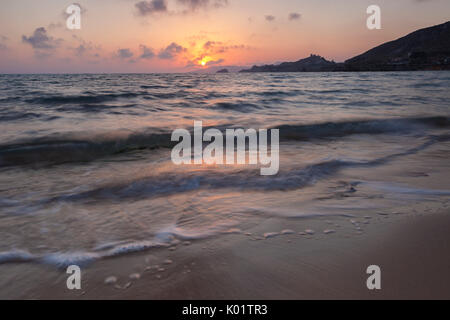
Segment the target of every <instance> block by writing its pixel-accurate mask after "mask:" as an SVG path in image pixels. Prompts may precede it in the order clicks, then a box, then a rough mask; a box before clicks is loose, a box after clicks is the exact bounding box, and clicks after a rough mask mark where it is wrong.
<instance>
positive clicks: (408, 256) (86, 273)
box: [0, 202, 450, 299]
mask: <svg viewBox="0 0 450 320" xmlns="http://www.w3.org/2000/svg"><path fill="white" fill-rule="evenodd" d="M369 217H370V218H369ZM266 230H272V231H273V232H274V233H272V234H266V237H264V233H267V232H264V233H263V231H266ZM283 230H284V232H282V231H283ZM305 230H306V231H305ZM449 230H450V209H449V207H448V202H447V203H444V204H442V206H441V207H439V208H436V207H431V206H427V205H422V206H420V207H417V208H416V209H415V212H401V211H399V212H391V213H379V214H375V215H373V214H371V215H368V216H360V217H357V218H350V217H322V218H320V219H314V220H310V219H292V220H287V221H286V220H277V219H268V220H267V221H266V222H265V223H263V224H261V225H258V226H257V227H255V228H254V229H253V230H250V231H248V233H241V232H239V230H232V231H234V233H230V234H229V235H224V236H221V237H219V238H215V239H205V240H199V241H195V242H192V243H190V242H186V243H183V242H181V243H180V244H178V245H177V246H172V247H170V248H160V249H156V250H150V251H147V252H141V253H137V254H132V255H125V256H122V257H118V258H112V259H105V260H102V261H99V262H97V263H95V264H93V265H91V266H88V267H85V268H83V269H82V289H81V290H75V291H70V290H68V289H67V288H66V279H67V276H68V275H67V274H66V273H65V270H62V269H61V270H55V268H52V267H50V266H44V265H38V264H24V263H22V264H20V263H18V264H6V265H1V266H0V286H1V288H2V289H1V290H0V298H2V299H17V298H19V299H450V287H449V286H450V272H449V270H450V254H449V252H450V233H449ZM246 232H247V231H246ZM292 232H293V233H292ZM250 233H251V234H250ZM308 233H313V234H308ZM373 264H375V265H379V266H380V267H381V272H382V274H381V285H382V289H381V290H379V291H369V290H368V289H367V287H366V280H367V277H368V275H367V274H366V269H367V267H368V266H369V265H373ZM130 276H131V277H130ZM108 277H115V278H110V279H109V282H111V283H110V284H106V283H105V279H106V278H108ZM115 280H116V281H115Z"/></svg>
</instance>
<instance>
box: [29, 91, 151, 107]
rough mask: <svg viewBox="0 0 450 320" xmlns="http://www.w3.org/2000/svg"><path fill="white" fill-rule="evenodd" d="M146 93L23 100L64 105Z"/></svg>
mask: <svg viewBox="0 0 450 320" xmlns="http://www.w3.org/2000/svg"><path fill="white" fill-rule="evenodd" d="M143 94H146V92H142V93H135V92H126V93H108V94H95V95H68V96H62V95H61V96H45V97H37V98H32V99H27V100H25V102H27V103H30V104H42V105H64V104H90V103H102V102H109V101H115V100H117V99H120V98H124V99H126V98H135V97H138V96H140V95H143Z"/></svg>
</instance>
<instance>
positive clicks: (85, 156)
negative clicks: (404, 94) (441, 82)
mask: <svg viewBox="0 0 450 320" xmlns="http://www.w3.org/2000/svg"><path fill="white" fill-rule="evenodd" d="M224 127H226V126H222V128H220V129H221V130H222V131H223V130H224V129H223V128H224ZM448 127H450V118H448V117H425V118H399V119H377V120H355V121H344V122H327V123H317V124H301V125H291V124H288V125H280V126H275V127H273V128H272V129H275V128H277V129H279V130H280V141H290V140H297V141H302V140H305V141H307V140H314V139H327V138H338V137H344V136H348V135H352V134H386V133H407V132H414V133H415V134H418V133H419V132H420V130H426V129H428V128H448ZM207 129H208V128H206V127H205V128H204V130H207ZM191 132H192V130H191ZM77 136H79V134H76V133H75V134H73V135H72V136H71V135H65V136H60V137H54V136H52V137H41V138H37V139H33V140H28V141H21V142H17V143H12V144H4V145H0V167H5V166H21V165H40V164H42V165H48V164H61V163H69V162H84V161H93V160H96V159H98V158H102V157H105V156H111V155H115V154H123V153H126V152H130V151H135V150H142V149H158V148H171V147H173V146H174V145H175V144H176V143H177V142H172V141H171V133H170V132H165V131H164V129H158V128H153V129H151V130H147V131H142V132H137V133H133V134H129V135H119V137H117V134H116V133H114V132H112V133H110V134H103V135H101V136H95V135H93V136H92V138H91V139H82V138H78V137H77Z"/></svg>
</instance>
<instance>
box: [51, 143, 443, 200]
mask: <svg viewBox="0 0 450 320" xmlns="http://www.w3.org/2000/svg"><path fill="white" fill-rule="evenodd" d="M449 140H450V136H449V135H445V136H439V137H431V138H430V139H429V140H428V141H426V142H424V143H422V144H421V145H419V146H416V147H414V148H410V149H407V150H405V151H402V152H398V153H394V154H390V155H387V156H383V157H380V158H376V159H373V160H368V161H349V160H340V159H335V160H329V161H322V162H318V163H314V164H310V165H308V166H306V167H301V168H290V169H287V170H284V171H280V172H279V173H278V174H277V175H274V176H261V175H260V174H259V170H239V171H234V172H224V171H216V170H214V171H213V170H211V171H209V170H205V171H200V172H199V171H194V172H192V171H188V172H182V173H180V172H178V173H172V172H169V173H161V174H158V175H152V176H148V177H145V178H139V179H135V180H131V181H126V182H123V183H115V184H110V185H104V186H101V187H98V188H95V189H92V190H88V191H83V192H79V193H71V194H66V195H59V196H57V197H54V198H50V199H45V200H43V201H42V203H52V202H80V201H81V202H83V201H88V202H102V201H107V202H115V201H119V202H121V201H124V200H127V199H132V200H140V199H149V198H154V197H162V196H168V195H172V194H180V193H183V192H191V191H198V190H217V189H233V190H239V191H241V192H243V191H259V192H261V191H262V192H265V191H287V190H296V189H301V188H304V187H308V186H310V185H313V184H315V183H316V182H317V181H320V180H323V179H326V178H328V177H330V176H333V175H335V174H336V173H338V172H339V171H340V170H342V169H345V168H350V167H351V168H358V167H360V168H364V167H365V168H368V167H375V166H381V165H384V164H387V163H388V162H390V161H392V160H395V159H397V158H400V157H404V156H407V155H411V154H415V153H417V152H419V151H422V150H424V149H426V148H428V147H430V146H431V145H433V144H435V143H438V142H441V141H449Z"/></svg>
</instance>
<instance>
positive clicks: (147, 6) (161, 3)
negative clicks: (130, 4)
mask: <svg viewBox="0 0 450 320" xmlns="http://www.w3.org/2000/svg"><path fill="white" fill-rule="evenodd" d="M134 6H135V7H136V8H137V9H138V13H139V14H140V15H141V16H147V15H151V14H153V13H157V12H167V2H166V0H150V1H141V2H138V3H136V4H135V5H134Z"/></svg>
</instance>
